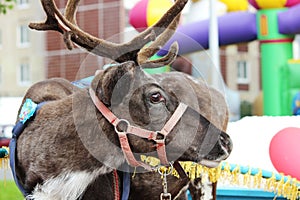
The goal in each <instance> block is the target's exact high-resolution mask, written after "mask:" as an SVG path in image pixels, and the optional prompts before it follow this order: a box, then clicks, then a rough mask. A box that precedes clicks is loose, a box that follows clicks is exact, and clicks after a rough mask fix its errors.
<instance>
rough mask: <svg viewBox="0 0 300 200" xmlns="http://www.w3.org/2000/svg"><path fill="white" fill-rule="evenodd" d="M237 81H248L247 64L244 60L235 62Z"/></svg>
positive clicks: (241, 82)
mask: <svg viewBox="0 0 300 200" xmlns="http://www.w3.org/2000/svg"><path fill="white" fill-rule="evenodd" d="M237 82H238V83H239V84H248V83H249V82H250V73H249V64H248V62H247V61H245V60H240V61H238V62H237Z"/></svg>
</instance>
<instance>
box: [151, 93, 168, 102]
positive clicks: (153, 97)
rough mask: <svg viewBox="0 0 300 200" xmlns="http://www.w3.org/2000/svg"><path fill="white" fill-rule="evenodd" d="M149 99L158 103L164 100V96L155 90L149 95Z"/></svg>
mask: <svg viewBox="0 0 300 200" xmlns="http://www.w3.org/2000/svg"><path fill="white" fill-rule="evenodd" d="M150 101H151V103H160V102H165V98H164V97H163V96H162V95H161V93H159V92H155V93H153V94H151V95H150Z"/></svg>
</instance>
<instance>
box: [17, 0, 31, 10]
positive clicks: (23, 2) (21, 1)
mask: <svg viewBox="0 0 300 200" xmlns="http://www.w3.org/2000/svg"><path fill="white" fill-rule="evenodd" d="M17 5H18V8H20V9H24V8H28V7H29V0H17Z"/></svg>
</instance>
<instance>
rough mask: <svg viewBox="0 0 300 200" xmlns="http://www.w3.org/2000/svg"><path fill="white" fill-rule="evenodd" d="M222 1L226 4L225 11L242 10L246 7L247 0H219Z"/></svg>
mask: <svg viewBox="0 0 300 200" xmlns="http://www.w3.org/2000/svg"><path fill="white" fill-rule="evenodd" d="M220 1H221V2H222V3H224V4H226V6H227V9H228V10H227V11H228V12H232V11H244V10H247V9H248V1H247V0H220Z"/></svg>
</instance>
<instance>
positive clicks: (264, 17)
mask: <svg viewBox="0 0 300 200" xmlns="http://www.w3.org/2000/svg"><path fill="white" fill-rule="evenodd" d="M285 9H286V8H283V9H267V10H259V11H258V13H257V24H258V39H259V40H260V42H261V65H262V87H263V91H264V115H271V116H280V115H287V114H288V113H289V110H288V109H287V105H284V104H285V100H284V97H283V94H284V93H285V92H284V88H285V84H284V81H285V80H286V79H288V77H286V76H285V77H284V76H283V71H284V70H285V68H286V63H287V60H289V59H292V58H293V47H292V40H293V38H294V36H292V35H283V34H280V33H279V32H278V18H277V14H278V12H281V11H284V10H285ZM290 105H291V104H290Z"/></svg>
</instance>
